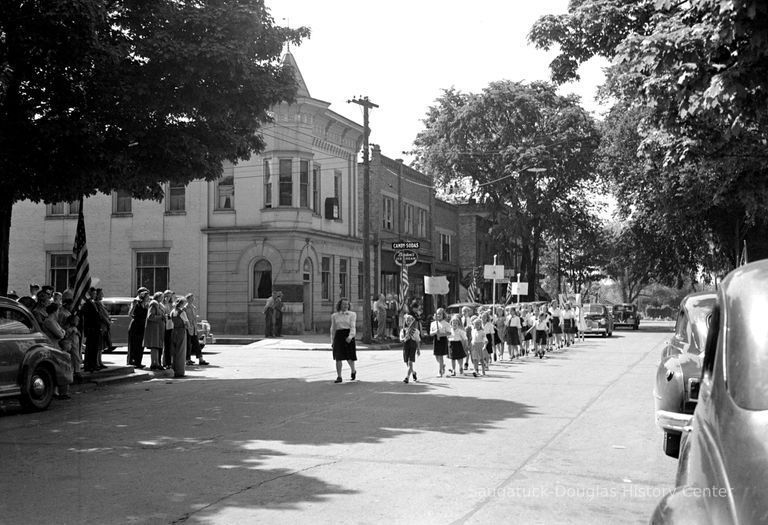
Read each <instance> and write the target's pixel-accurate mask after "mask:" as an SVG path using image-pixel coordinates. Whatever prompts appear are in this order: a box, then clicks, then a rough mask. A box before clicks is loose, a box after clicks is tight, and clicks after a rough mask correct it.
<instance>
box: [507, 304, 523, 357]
mask: <svg viewBox="0 0 768 525" xmlns="http://www.w3.org/2000/svg"><path fill="white" fill-rule="evenodd" d="M521 329H522V324H521V322H520V317H519V316H518V315H517V310H516V309H515V308H510V309H509V316H508V317H507V320H506V332H505V344H506V345H507V347H508V348H509V358H510V359H514V358H515V357H520V356H521V355H522V354H521V349H520V330H521Z"/></svg>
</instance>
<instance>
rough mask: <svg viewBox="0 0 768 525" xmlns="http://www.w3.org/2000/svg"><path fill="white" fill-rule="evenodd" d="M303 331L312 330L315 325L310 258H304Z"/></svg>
mask: <svg viewBox="0 0 768 525" xmlns="http://www.w3.org/2000/svg"><path fill="white" fill-rule="evenodd" d="M303 274H304V278H303V281H304V331H305V332H306V331H310V332H312V331H314V329H315V326H314V323H313V322H312V276H313V275H314V273H313V272H312V260H311V259H309V258H307V259H304V271H303Z"/></svg>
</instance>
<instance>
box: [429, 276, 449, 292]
mask: <svg viewBox="0 0 768 525" xmlns="http://www.w3.org/2000/svg"><path fill="white" fill-rule="evenodd" d="M448 291H449V286H448V278H447V277H446V276H445V275H438V276H436V277H429V276H427V275H425V276H424V293H426V294H430V295H447V294H448Z"/></svg>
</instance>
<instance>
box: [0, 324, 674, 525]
mask: <svg viewBox="0 0 768 525" xmlns="http://www.w3.org/2000/svg"><path fill="white" fill-rule="evenodd" d="M671 329H672V325H671V323H669V322H665V323H648V324H647V325H645V324H644V325H643V326H642V327H641V329H640V330H639V331H631V330H629V331H627V330H622V331H621V332H616V333H614V335H613V336H612V337H611V338H601V337H588V338H587V339H586V340H585V341H584V342H579V343H576V344H574V345H573V346H571V347H568V348H567V349H566V350H562V351H554V352H549V353H548V355H547V357H546V358H545V359H541V360H540V359H538V358H535V357H533V356H528V357H523V358H521V359H514V360H504V361H497V362H495V363H493V364H492V365H491V366H490V370H489V371H488V374H487V375H486V376H485V377H480V378H474V377H472V376H471V375H465V376H458V377H443V378H440V377H437V376H438V374H437V364H436V361H435V359H434V357H433V356H432V355H431V354H432V352H431V349H429V348H427V347H425V348H423V351H422V354H421V356H420V357H419V358H418V359H417V362H416V370H418V372H419V381H418V382H415V383H410V384H403V383H402V381H401V379H402V375H403V364H402V360H401V359H400V352H399V351H397V350H364V349H362V348H361V350H360V351H359V352H358V357H359V359H358V366H357V370H358V379H357V380H356V381H354V382H351V381H349V374H348V372H346V371H345V372H344V382H343V383H341V384H334V383H333V377H334V373H333V361H332V359H331V355H330V350H329V349H328V344H329V343H328V338H327V336H325V337H314V338H312V337H305V338H303V339H304V340H300V339H294V338H290V337H286V338H283V339H264V340H261V341H257V342H255V343H251V344H246V345H218V344H216V345H212V346H211V347H210V349H209V348H206V353H205V358H206V359H207V360H208V361H209V362H211V366H209V367H199V368H193V369H191V370H189V371H188V374H187V376H186V377H185V378H184V379H176V380H174V379H173V378H172V376H171V374H168V375H167V376H166V377H162V376H160V377H158V376H156V377H154V378H152V379H148V380H143V381H138V382H132V383H125V384H116V385H105V386H99V387H94V386H92V385H91V386H87V387H84V388H83V389H82V390H79V391H77V392H74V393H73V394H72V396H73V399H72V400H70V401H66V402H65V401H54V403H55V404H56V405H55V406H54V407H52V408H51V409H50V410H49V411H47V412H44V413H40V414H36V415H27V414H21V413H20V412H19V410H20V409H19V408H18V407H17V406H14V405H13V404H11V403H8V404H7V405H6V406H5V407H4V410H3V415H2V416H0V433H1V434H0V435H2V448H3V456H4V457H5V458H10V457H13V458H15V459H14V460H13V461H12V462H8V461H7V460H4V465H6V468H7V470H6V480H5V481H4V482H3V494H4V497H3V503H2V515H3V521H4V522H7V523H19V524H23V523H39V522H41V521H43V522H45V521H48V520H50V519H51V517H52V516H55V519H56V521H57V522H58V523H94V524H97V523H209V524H214V523H215V524H232V523H328V522H335V523H507V522H509V521H510V519H512V520H514V521H515V522H520V523H608V522H611V523H644V522H647V520H648V517H649V516H650V514H651V512H652V510H653V508H654V506H655V505H656V503H657V502H658V500H659V499H660V498H661V497H662V496H663V495H664V494H666V493H667V492H669V491H670V490H671V488H672V480H673V478H674V471H675V461H674V460H673V459H671V458H668V457H666V456H665V455H664V454H663V452H662V450H661V432H660V431H659V429H658V428H657V427H656V425H655V424H654V416H653V400H652V396H651V389H652V380H651V379H652V377H653V374H654V370H655V367H656V365H657V362H658V356H659V355H660V352H661V350H662V343H663V342H664V340H665V339H668V338H669V337H670V335H671ZM292 347H293V348H296V349H291V348H292ZM112 357H114V359H115V360H117V361H120V360H122V359H123V358H124V354H123V353H122V350H118V352H117V353H116V354H114V356H110V358H112ZM51 465H56V467H55V469H52V468H51ZM11 480H12V481H11ZM40 483H44V485H45V487H46V489H45V490H46V497H45V498H40V497H35V496H34V494H36V493H39V490H40V489H39V484H40Z"/></svg>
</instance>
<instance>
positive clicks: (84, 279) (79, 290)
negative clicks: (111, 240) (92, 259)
mask: <svg viewBox="0 0 768 525" xmlns="http://www.w3.org/2000/svg"><path fill="white" fill-rule="evenodd" d="M72 255H74V257H75V292H74V294H73V299H74V303H73V305H72V308H73V311H77V310H78V309H79V308H80V303H81V302H82V300H83V299H85V293H86V292H87V291H88V289H89V288H90V287H91V272H90V268H89V267H88V246H87V245H86V244H85V218H84V217H83V198H82V197H80V213H79V214H78V216H77V233H75V245H74V246H73V247H72Z"/></svg>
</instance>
